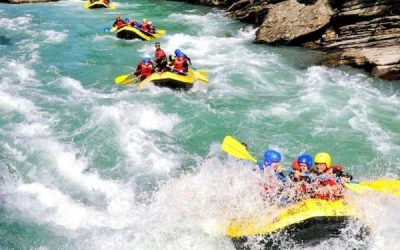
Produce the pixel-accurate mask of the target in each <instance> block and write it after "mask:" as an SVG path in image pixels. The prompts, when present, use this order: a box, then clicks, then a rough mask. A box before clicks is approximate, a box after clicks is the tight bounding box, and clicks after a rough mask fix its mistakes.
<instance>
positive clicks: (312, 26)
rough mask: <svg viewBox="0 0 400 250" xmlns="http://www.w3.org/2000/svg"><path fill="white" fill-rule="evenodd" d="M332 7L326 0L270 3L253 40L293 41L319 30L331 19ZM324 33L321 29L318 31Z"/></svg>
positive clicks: (263, 41) (262, 41)
mask: <svg viewBox="0 0 400 250" xmlns="http://www.w3.org/2000/svg"><path fill="white" fill-rule="evenodd" d="M333 13H334V12H333V10H332V9H331V7H330V5H329V1H328V0H318V1H317V2H315V3H314V4H303V3H299V2H298V1H297V0H288V1H284V2H281V3H278V4H273V5H270V6H269V11H268V14H267V16H266V17H265V19H264V22H263V24H262V25H261V27H260V28H259V29H258V31H257V34H256V42H260V43H269V44H276V43H280V44H282V43H283V44H292V43H298V41H300V40H306V39H307V37H310V36H313V35H314V34H316V33H318V32H321V31H322V30H323V29H324V28H325V27H326V26H327V25H328V24H329V22H330V20H331V16H332V14H333ZM321 33H323V32H321Z"/></svg>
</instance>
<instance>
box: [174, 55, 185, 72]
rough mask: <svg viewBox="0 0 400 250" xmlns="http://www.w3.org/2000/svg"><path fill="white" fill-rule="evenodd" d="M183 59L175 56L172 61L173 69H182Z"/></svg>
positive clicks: (183, 67)
mask: <svg viewBox="0 0 400 250" xmlns="http://www.w3.org/2000/svg"><path fill="white" fill-rule="evenodd" d="M185 62H186V61H185V59H184V58H179V57H175V61H174V69H175V70H178V71H184V70H185V66H184V65H183V64H184V63H185Z"/></svg>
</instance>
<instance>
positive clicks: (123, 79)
mask: <svg viewBox="0 0 400 250" xmlns="http://www.w3.org/2000/svg"><path fill="white" fill-rule="evenodd" d="M131 76H132V75H131V74H127V75H120V76H118V77H116V78H115V79H114V81H115V83H116V84H120V85H127V84H129V83H131V82H133V81H136V80H138V77H137V76H135V77H134V78H130V77H131Z"/></svg>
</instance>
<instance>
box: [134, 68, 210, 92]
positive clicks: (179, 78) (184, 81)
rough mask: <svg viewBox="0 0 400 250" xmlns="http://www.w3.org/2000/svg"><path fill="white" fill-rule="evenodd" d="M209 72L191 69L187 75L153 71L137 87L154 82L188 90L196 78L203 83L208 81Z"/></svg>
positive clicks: (162, 85) (163, 85)
mask: <svg viewBox="0 0 400 250" xmlns="http://www.w3.org/2000/svg"><path fill="white" fill-rule="evenodd" d="M207 76H208V73H207V72H205V71H202V70H199V71H197V70H192V69H189V71H188V74H187V75H179V74H176V73H172V72H169V71H167V72H160V73H153V74H152V75H151V76H149V77H147V78H146V79H144V80H143V81H141V82H140V83H139V84H138V85H137V88H141V87H143V86H145V85H147V84H148V83H150V82H152V83H154V85H156V86H158V87H168V88H172V89H182V90H188V89H190V88H192V87H193V84H194V82H195V81H196V80H200V81H201V82H203V83H207V82H208V79H207Z"/></svg>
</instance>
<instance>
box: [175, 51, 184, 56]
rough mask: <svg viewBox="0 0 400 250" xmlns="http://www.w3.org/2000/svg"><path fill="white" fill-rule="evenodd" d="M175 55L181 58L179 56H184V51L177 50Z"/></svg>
mask: <svg viewBox="0 0 400 250" xmlns="http://www.w3.org/2000/svg"><path fill="white" fill-rule="evenodd" d="M174 53H175V55H176V56H179V54H183V53H182V51H181V50H180V49H176V50H175V51H174Z"/></svg>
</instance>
